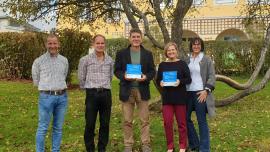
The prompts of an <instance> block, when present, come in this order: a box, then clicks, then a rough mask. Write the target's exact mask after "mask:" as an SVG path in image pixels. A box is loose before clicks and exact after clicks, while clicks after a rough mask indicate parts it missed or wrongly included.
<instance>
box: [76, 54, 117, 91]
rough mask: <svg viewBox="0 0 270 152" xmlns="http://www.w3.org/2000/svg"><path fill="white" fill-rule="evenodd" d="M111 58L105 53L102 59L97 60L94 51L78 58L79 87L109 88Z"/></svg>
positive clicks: (111, 70) (111, 74)
mask: <svg viewBox="0 0 270 152" xmlns="http://www.w3.org/2000/svg"><path fill="white" fill-rule="evenodd" d="M113 64H114V62H113V60H112V58H111V57H110V56H108V55H107V54H106V53H105V56H104V61H99V60H98V58H97V56H96V54H95V52H94V53H91V54H89V55H87V56H84V57H82V58H81V59H80V63H79V68H78V77H79V81H80V87H81V88H106V89H111V81H112V77H113Z"/></svg>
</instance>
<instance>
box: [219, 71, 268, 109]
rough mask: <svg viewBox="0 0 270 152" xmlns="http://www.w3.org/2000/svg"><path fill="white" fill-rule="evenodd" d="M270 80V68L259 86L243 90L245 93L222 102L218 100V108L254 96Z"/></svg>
mask: <svg viewBox="0 0 270 152" xmlns="http://www.w3.org/2000/svg"><path fill="white" fill-rule="evenodd" d="M269 79H270V68H269V69H268V70H267V72H266V74H265V75H264V78H263V79H262V80H261V82H260V83H259V84H257V85H256V86H254V87H250V88H247V89H246V90H243V91H241V92H239V93H237V94H235V95H233V96H230V97H228V98H225V99H222V100H217V101H216V102H217V103H216V106H217V107H222V106H226V105H229V104H231V103H234V102H236V101H237V100H239V99H242V98H243V97H246V96H248V95H250V94H253V93H256V92H258V91H260V90H261V89H263V88H264V87H265V86H266V84H267V82H268V81H269Z"/></svg>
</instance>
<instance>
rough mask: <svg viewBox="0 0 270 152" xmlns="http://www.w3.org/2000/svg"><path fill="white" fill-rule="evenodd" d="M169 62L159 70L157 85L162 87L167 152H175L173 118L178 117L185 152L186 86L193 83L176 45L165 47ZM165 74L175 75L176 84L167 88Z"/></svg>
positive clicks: (160, 66) (182, 148)
mask: <svg viewBox="0 0 270 152" xmlns="http://www.w3.org/2000/svg"><path fill="white" fill-rule="evenodd" d="M164 50H165V56H166V57H167V61H164V62H161V63H160V64H159V68H158V75H157V84H158V85H160V87H162V90H163V91H162V115H163V121H164V129H165V134H166V140H167V149H168V151H167V152H173V151H174V144H173V118H174V115H175V116H176V120H177V124H178V132H179V147H180V151H179V152H185V150H186V146H187V129H186V103H187V100H188V97H187V91H186V85H187V84H189V83H190V82H191V78H190V72H189V68H188V66H187V64H186V63H185V62H184V61H182V60H179V59H178V49H177V45H176V44H175V43H168V44H167V45H166V46H165V49H164ZM164 72H165V73H166V72H169V73H170V72H171V73H174V75H175V77H176V82H173V83H174V84H172V85H173V86H172V85H169V86H167V85H166V84H165V83H166V82H165V81H164Z"/></svg>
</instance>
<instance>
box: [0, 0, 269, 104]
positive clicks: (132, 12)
mask: <svg viewBox="0 0 270 152" xmlns="http://www.w3.org/2000/svg"><path fill="white" fill-rule="evenodd" d="M192 3H193V0H176V1H172V0H138V1H136V0H47V1H44V0H36V1H28V0H5V2H4V3H3V4H2V6H3V7H5V8H6V9H7V10H8V11H9V12H10V13H11V14H13V15H14V16H17V17H19V18H23V19H30V18H31V19H37V18H41V17H45V16H46V15H47V14H50V13H51V14H53V15H54V16H53V17H54V18H56V19H58V18H59V17H60V15H62V16H64V17H68V18H73V19H75V20H77V21H78V22H88V23H92V22H93V21H95V20H97V19H100V18H103V19H104V20H105V21H108V19H110V21H111V22H114V21H116V22H117V21H119V20H120V19H121V17H122V15H121V14H122V13H124V14H125V16H126V18H127V19H128V21H129V23H130V24H131V26H132V27H133V28H138V27H139V22H142V23H143V24H142V25H143V28H144V33H145V36H146V37H147V38H148V39H149V40H150V41H151V43H152V44H153V45H154V46H156V47H158V48H160V49H163V46H164V44H165V43H167V42H169V41H173V42H175V43H176V44H177V45H178V47H179V50H180V51H182V34H183V25H182V24H183V19H184V17H185V15H186V14H187V12H188V11H189V10H190V9H191V8H192ZM268 4H269V0H255V1H251V2H250V4H249V5H248V7H247V9H246V10H245V12H244V13H245V14H247V16H248V20H247V24H249V23H257V22H258V21H259V22H261V21H262V22H263V23H265V22H264V21H263V19H264V18H267V17H269V15H270V13H269V10H270V9H269V6H270V5H268ZM153 22H155V23H156V24H157V25H158V28H159V29H160V31H161V33H162V36H163V43H160V42H159V41H158V40H157V39H156V38H155V37H154V36H153V33H151V30H150V25H152V23H153ZM266 27H267V28H266V34H265V38H264V43H263V47H262V48H261V52H260V57H259V60H258V63H257V64H256V68H255V70H254V72H253V73H252V75H251V77H250V79H249V80H248V81H247V82H246V83H244V84H241V83H238V82H236V81H234V80H232V79H230V78H229V77H226V76H223V75H217V76H216V77H217V80H218V81H222V82H224V83H227V84H228V85H230V86H231V87H233V88H235V89H238V90H242V91H240V92H238V93H236V94H234V95H232V96H230V97H228V98H225V99H223V100H221V101H220V102H219V106H224V105H227V104H230V103H233V102H235V101H237V100H238V99H241V98H243V97H245V96H247V95H250V94H252V93H255V92H257V91H259V90H261V89H263V88H264V87H265V85H266V83H267V82H268V81H269V78H270V67H269V69H268V70H267V71H266V73H265V75H264V77H263V79H262V80H261V82H260V83H259V84H256V85H255V84H254V81H255V80H256V78H257V77H258V74H259V72H260V71H261V68H262V67H263V64H264V62H265V58H266V54H267V52H268V51H269V43H270V23H266ZM180 55H184V53H183V52H180Z"/></svg>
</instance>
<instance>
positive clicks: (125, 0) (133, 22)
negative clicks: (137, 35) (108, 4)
mask: <svg viewBox="0 0 270 152" xmlns="http://www.w3.org/2000/svg"><path fill="white" fill-rule="evenodd" d="M120 1H121V3H122V6H123V8H124V12H125V14H126V16H127V18H128V20H129V23H130V24H131V27H132V28H139V25H138V23H137V21H136V19H135V17H134V16H133V15H132V12H131V10H130V8H129V5H130V4H131V2H130V1H129V0H120Z"/></svg>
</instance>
